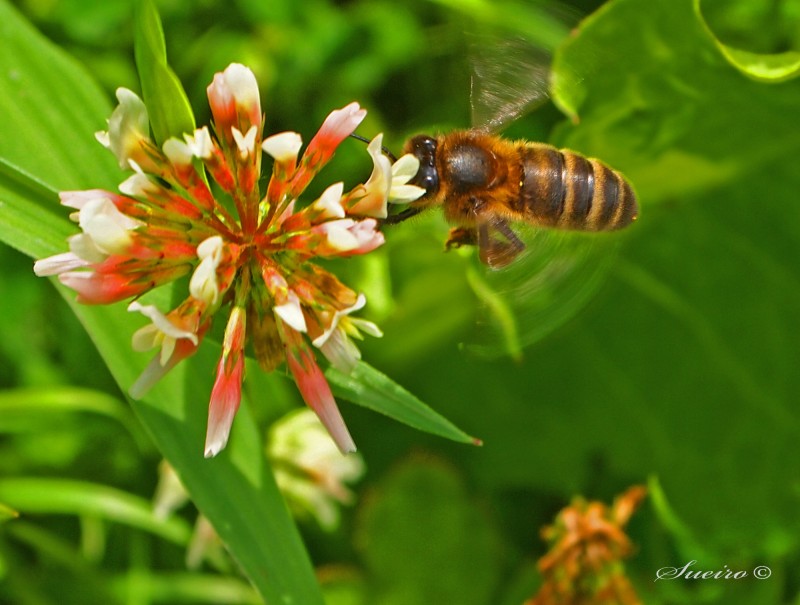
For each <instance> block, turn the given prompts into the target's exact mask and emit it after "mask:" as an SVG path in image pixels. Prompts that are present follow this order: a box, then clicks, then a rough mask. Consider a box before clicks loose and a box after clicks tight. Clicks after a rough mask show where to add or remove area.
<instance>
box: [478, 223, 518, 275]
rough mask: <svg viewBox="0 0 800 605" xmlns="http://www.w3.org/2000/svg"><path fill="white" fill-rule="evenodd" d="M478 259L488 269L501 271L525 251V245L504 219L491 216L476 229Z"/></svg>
mask: <svg viewBox="0 0 800 605" xmlns="http://www.w3.org/2000/svg"><path fill="white" fill-rule="evenodd" d="M477 232H478V233H477V243H478V257H479V258H480V259H481V262H482V263H483V264H484V265H486V266H487V267H489V268H490V269H502V268H504V267H507V266H508V265H510V264H511V263H512V262H514V261H515V260H516V259H517V258H518V257H519V255H520V254H522V252H523V251H524V250H525V243H524V242H523V241H522V240H521V239H520V238H519V237H518V236H517V234H516V233H515V232H514V230H513V229H512V228H511V225H509V224H508V221H506V220H505V219H504V218H500V217H498V216H491V217H489V220H488V221H486V222H484V223H482V224H480V225H478V227H477Z"/></svg>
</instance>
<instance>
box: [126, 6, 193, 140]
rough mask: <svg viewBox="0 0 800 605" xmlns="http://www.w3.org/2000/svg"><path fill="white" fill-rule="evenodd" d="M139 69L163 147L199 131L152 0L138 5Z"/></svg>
mask: <svg viewBox="0 0 800 605" xmlns="http://www.w3.org/2000/svg"><path fill="white" fill-rule="evenodd" d="M136 7H137V10H136V35H135V45H134V48H135V51H136V67H137V69H138V70H139V79H140V81H141V83H142V96H143V97H144V104H145V105H146V106H147V113H148V115H149V116H150V123H151V124H152V127H153V136H154V137H155V140H156V142H157V143H158V144H159V145H160V144H162V143H164V141H166V140H167V139H169V138H170V137H178V138H180V137H181V135H182V134H184V133H192V132H194V129H195V122H194V114H193V113H192V108H191V106H190V105H189V99H188V98H187V97H186V92H185V91H184V90H183V86H182V85H181V82H180V80H178V77H177V76H176V75H175V73H174V72H173V71H172V69H171V68H170V67H169V65H168V64H167V50H166V46H165V45H164V32H163V31H162V29H161V19H160V18H159V16H158V11H157V10H156V7H155V4H153V2H152V0H141V1H140V2H138V3H137V5H136Z"/></svg>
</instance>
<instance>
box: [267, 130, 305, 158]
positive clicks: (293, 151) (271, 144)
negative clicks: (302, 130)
mask: <svg viewBox="0 0 800 605" xmlns="http://www.w3.org/2000/svg"><path fill="white" fill-rule="evenodd" d="M302 146H303V139H302V138H301V137H300V135H299V134H297V133H296V132H281V133H278V134H274V135H272V136H271V137H268V138H266V139H265V140H264V142H263V143H261V148H262V149H263V150H264V151H265V152H266V153H268V154H269V155H271V156H272V157H273V158H275V159H276V160H277V161H278V162H288V161H289V160H293V159H295V158H296V157H297V154H298V153H300V148H301V147H302Z"/></svg>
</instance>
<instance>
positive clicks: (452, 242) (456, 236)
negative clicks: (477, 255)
mask: <svg viewBox="0 0 800 605" xmlns="http://www.w3.org/2000/svg"><path fill="white" fill-rule="evenodd" d="M477 243H478V232H477V231H476V230H475V228H468V227H453V228H452V229H450V235H448V237H447V241H446V242H445V244H444V245H445V249H447V250H451V249H453V248H460V247H461V246H475V245H476V244H477Z"/></svg>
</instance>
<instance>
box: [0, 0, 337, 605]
mask: <svg viewBox="0 0 800 605" xmlns="http://www.w3.org/2000/svg"><path fill="white" fill-rule="evenodd" d="M0 23H1V24H2V25H0V27H2V29H3V34H4V42H3V53H2V55H1V57H0V66H1V67H2V72H3V78H4V79H3V80H2V81H0V103H2V105H0V109H2V111H3V112H4V115H6V116H9V118H10V120H9V121H8V122H7V123H6V124H5V129H4V136H3V137H0V160H3V161H4V162H5V163H6V165H10V166H12V167H19V168H20V172H19V173H14V171H13V170H11V176H10V177H9V178H7V179H4V180H2V181H0V201H2V203H3V204H4V206H5V208H4V212H3V214H2V215H0V237H2V239H3V241H5V242H7V243H13V244H16V245H18V246H19V247H20V249H22V250H24V251H25V252H26V253H28V254H31V255H32V256H35V257H42V256H46V255H48V254H53V253H55V252H59V251H63V250H65V249H66V242H65V240H64V239H63V235H64V234H65V233H66V232H67V227H68V225H69V223H68V221H67V219H66V215H67V212H63V214H62V216H63V217H64V218H63V221H60V219H57V220H54V221H48V220H47V216H48V215H47V212H48V211H49V209H47V208H48V207H47V202H48V200H45V199H43V198H44V197H46V196H41V195H39V194H38V193H37V195H35V196H30V197H29V196H28V194H27V190H29V189H33V190H34V192H35V193H36V191H40V190H41V188H38V189H37V186H35V185H31V186H28V185H26V187H25V188H19V187H18V186H16V183H18V182H20V181H22V182H23V183H29V182H33V183H44V184H46V185H47V187H48V188H50V189H52V190H54V191H57V190H61V189H65V188H73V189H77V188H94V187H105V188H114V183H117V182H119V181H120V180H121V178H122V177H121V174H120V173H119V172H118V169H117V168H116V167H115V162H114V161H113V156H111V154H109V153H107V152H106V151H105V150H103V149H102V147H100V146H99V145H97V144H96V142H95V141H94V137H93V132H94V131H95V130H99V129H101V128H102V126H103V119H104V118H105V116H106V115H108V112H109V107H108V104H107V103H106V102H105V100H104V99H103V98H102V95H101V94H100V93H99V91H98V90H97V88H96V86H95V85H94V84H93V83H92V80H91V78H90V77H88V75H87V74H86V73H85V72H84V71H83V70H82V69H81V68H79V67H78V66H77V65H76V64H75V63H74V62H72V60H70V59H69V58H67V57H65V56H64V55H63V54H62V53H61V52H59V51H58V50H57V49H55V48H54V47H53V46H52V45H50V44H49V43H48V42H46V41H45V40H44V39H43V38H42V37H41V36H40V35H39V34H38V33H37V32H35V31H34V30H33V29H32V28H31V27H30V26H29V25H28V24H26V23H25V22H24V21H23V20H21V19H20V18H19V16H18V15H17V14H16V13H15V12H14V10H13V9H12V8H11V7H10V6H8V4H6V3H5V2H0ZM53 91H59V93H60V94H59V95H54V94H53ZM64 99H66V100H68V101H69V102H66V101H65V100H64ZM20 141H25V145H24V146H23V145H19V142H20ZM29 175H35V176H29ZM9 183H11V184H9ZM49 202H50V203H51V204H53V206H55V204H56V198H55V196H53V199H52V200H49ZM39 208H41V213H42V214H41V218H42V219H43V220H44V223H43V225H44V226H48V225H53V228H52V229H43V228H42V227H41V226H39V225H37V224H36V217H37V213H39V212H40V210H39ZM55 209H56V210H57V212H59V213H61V212H62V210H61V209H58V208H57V207H56V208H55ZM9 210H10V211H9ZM9 217H10V218H11V219H12V220H13V222H7V219H8V218H9ZM59 221H60V222H59ZM19 228H24V229H25V230H26V231H25V233H24V235H25V237H24V238H23V237H21V235H20V234H19V233H18V232H17V231H16V230H17V229H19ZM61 291H62V293H63V294H64V296H65V297H66V298H67V299H68V300H72V299H73V297H74V295H73V294H72V293H66V292H65V291H64V290H61ZM75 311H76V313H77V315H78V316H79V318H80V320H81V321H82V322H83V324H84V326H85V327H86V329H87V331H88V332H89V334H90V335H91V337H92V339H93V340H94V342H95V343H96V344H97V346H98V349H99V350H100V352H101V354H102V355H103V357H104V358H105V360H106V362H107V364H108V366H109V368H110V369H111V371H112V373H113V374H114V376H115V378H116V379H117V381H118V382H119V384H121V385H123V387H127V386H128V385H130V384H131V383H132V382H133V380H134V379H135V376H136V373H137V372H138V371H140V370H141V369H142V368H143V366H144V365H145V362H146V360H144V359H142V356H141V355H138V354H134V353H133V352H132V351H131V350H130V341H129V339H130V335H131V334H132V332H133V328H132V320H131V317H130V316H129V314H127V313H126V312H125V310H124V308H123V307H122V305H117V306H114V307H111V308H88V307H80V308H78V307H75ZM194 363H195V364H198V365H194V366H192V367H193V368H194V371H195V372H197V373H198V375H199V376H202V377H206V378H207V380H206V381H202V380H197V379H192V378H189V376H190V374H187V369H188V366H189V365H190V364H187V366H186V367H183V368H179V369H178V370H176V371H175V372H174V373H173V376H170V377H169V378H168V380H166V381H164V382H163V383H162V384H161V385H159V386H158V387H157V388H156V389H154V391H153V392H152V394H151V395H150V396H149V397H148V398H147V399H146V400H144V401H141V402H132V404H133V407H134V410H135V412H136V413H137V415H138V416H139V418H140V420H141V421H142V423H143V424H144V425H145V427H146V429H147V431H148V432H149V433H150V435H151V436H152V437H153V439H154V441H155V443H156V445H157V446H158V448H159V450H160V451H161V452H162V453H163V454H164V457H165V458H167V460H168V461H169V462H170V463H171V464H172V466H173V467H174V468H175V469H176V471H177V472H178V474H179V475H180V477H181V480H182V481H183V483H184V485H185V486H186V488H187V489H188V490H189V492H190V493H191V494H192V497H193V500H194V501H195V503H196V504H197V506H198V508H199V509H200V510H201V511H202V512H203V513H204V514H205V515H206V516H207V517H208V518H209V520H210V521H211V522H212V523H213V524H214V526H215V527H216V529H217V531H218V532H219V534H220V536H221V537H222V539H223V540H224V541H225V543H226V545H227V547H228V548H229V550H230V551H231V552H232V554H233V555H234V557H235V558H236V560H237V561H238V562H239V564H240V565H241V566H242V569H243V571H244V572H245V573H246V574H247V576H248V577H249V578H250V580H251V581H252V582H253V583H254V585H255V586H256V588H257V590H258V591H259V593H260V594H261V595H262V597H264V598H265V599H266V600H267V601H268V602H275V603H280V602H286V601H289V600H293V601H294V602H296V603H304V604H305V603H308V604H314V603H321V602H322V597H321V593H320V591H319V588H318V586H317V583H316V580H315V578H314V575H313V571H312V569H311V565H310V562H309V560H308V555H307V554H306V552H305V549H304V547H303V544H302V542H301V541H300V537H299V535H298V533H297V529H296V527H295V525H294V522H293V521H292V519H291V517H290V516H289V513H288V511H287V509H286V506H285V504H284V502H283V500H282V498H281V496H280V493H279V492H278V489H277V487H276V485H275V482H274V478H273V476H272V474H271V471H270V469H269V466H268V465H266V464H265V463H264V459H263V452H262V450H261V445H260V441H259V438H258V432H257V429H256V427H255V424H254V422H253V419H252V417H251V416H250V415H249V414H248V413H247V410H246V406H245V409H243V410H241V411H240V414H239V415H238V417H237V420H236V427H235V430H234V437H233V439H232V443H231V446H230V447H229V449H228V451H226V452H225V453H223V454H222V455H220V456H218V457H217V458H216V459H214V460H209V461H206V460H204V459H203V458H202V444H203V435H204V433H205V422H206V415H207V401H208V395H209V392H210V386H211V382H210V380H208V377H209V371H210V370H209V369H210V368H212V367H213V366H214V359H213V356H212V355H211V352H210V351H205V352H203V353H202V354H201V355H198V359H197V360H195V361H194ZM203 364H207V365H203ZM184 381H185V382H186V384H183V383H184Z"/></svg>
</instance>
